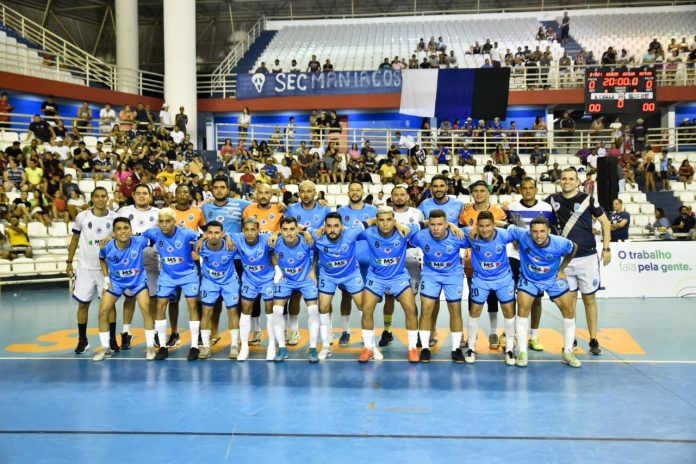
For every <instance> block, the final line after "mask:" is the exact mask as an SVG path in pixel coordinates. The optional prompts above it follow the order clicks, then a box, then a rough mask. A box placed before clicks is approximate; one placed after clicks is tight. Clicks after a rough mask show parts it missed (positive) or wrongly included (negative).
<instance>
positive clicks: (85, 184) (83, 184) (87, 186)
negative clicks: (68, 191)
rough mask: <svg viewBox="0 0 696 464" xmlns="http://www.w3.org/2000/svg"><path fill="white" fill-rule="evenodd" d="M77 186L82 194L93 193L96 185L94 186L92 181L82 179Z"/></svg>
mask: <svg viewBox="0 0 696 464" xmlns="http://www.w3.org/2000/svg"><path fill="white" fill-rule="evenodd" d="M78 186H79V187H80V191H81V192H83V193H92V192H94V188H95V187H96V185H95V184H94V180H92V179H82V180H81V181H80V182H79V183H78Z"/></svg>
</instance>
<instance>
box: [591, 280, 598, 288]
mask: <svg viewBox="0 0 696 464" xmlns="http://www.w3.org/2000/svg"><path fill="white" fill-rule="evenodd" d="M598 284H599V280H597V279H594V280H593V281H592V286H593V287H596V286H597V285H598Z"/></svg>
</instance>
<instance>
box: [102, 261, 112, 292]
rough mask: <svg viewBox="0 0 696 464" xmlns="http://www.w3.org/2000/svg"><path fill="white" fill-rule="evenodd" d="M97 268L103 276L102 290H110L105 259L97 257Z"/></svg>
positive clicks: (107, 266) (109, 279)
mask: <svg viewBox="0 0 696 464" xmlns="http://www.w3.org/2000/svg"><path fill="white" fill-rule="evenodd" d="M99 266H100V267H101V271H102V274H103V275H104V290H107V289H109V288H111V278H110V277H109V275H110V274H109V265H108V264H106V258H102V257H101V256H99Z"/></svg>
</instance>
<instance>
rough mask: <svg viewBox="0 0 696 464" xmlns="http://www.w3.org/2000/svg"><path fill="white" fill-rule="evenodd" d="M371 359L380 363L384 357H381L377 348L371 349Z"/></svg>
mask: <svg viewBox="0 0 696 464" xmlns="http://www.w3.org/2000/svg"><path fill="white" fill-rule="evenodd" d="M372 359H374V360H375V361H381V360H383V359H384V356H382V353H381V352H380V351H379V350H378V349H377V348H372Z"/></svg>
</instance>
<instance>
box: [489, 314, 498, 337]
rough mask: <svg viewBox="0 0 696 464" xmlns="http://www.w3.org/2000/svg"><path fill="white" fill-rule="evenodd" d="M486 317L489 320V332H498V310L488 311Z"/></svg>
mask: <svg viewBox="0 0 696 464" xmlns="http://www.w3.org/2000/svg"><path fill="white" fill-rule="evenodd" d="M488 319H489V320H490V321H491V333H492V334H497V333H498V312H497V311H496V312H494V313H488Z"/></svg>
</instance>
